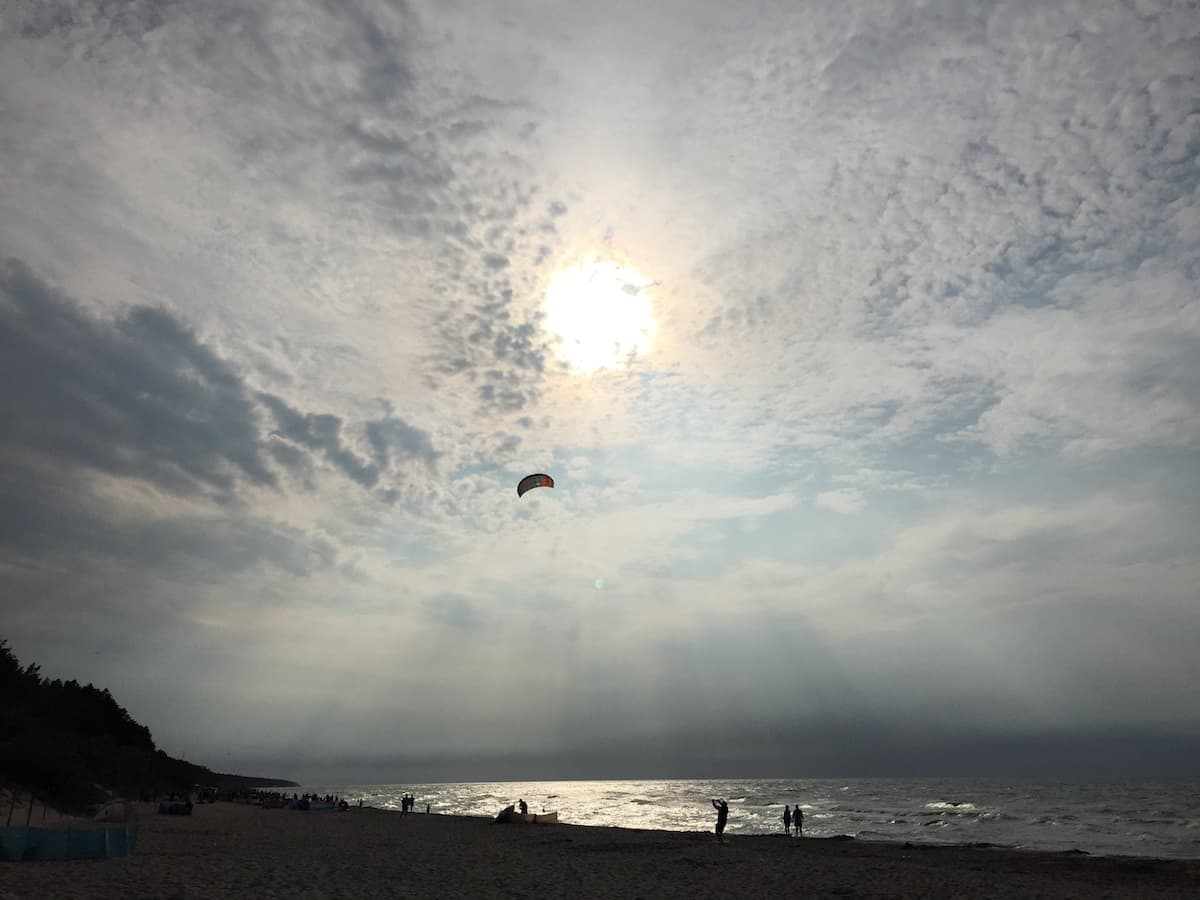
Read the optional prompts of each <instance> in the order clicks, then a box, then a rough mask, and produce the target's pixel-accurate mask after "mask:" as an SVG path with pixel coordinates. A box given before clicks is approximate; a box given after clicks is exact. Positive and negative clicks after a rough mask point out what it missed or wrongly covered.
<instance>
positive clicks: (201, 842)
mask: <svg viewBox="0 0 1200 900" xmlns="http://www.w3.org/2000/svg"><path fill="white" fill-rule="evenodd" d="M138 814H139V817H140V818H139V825H140V828H139V837H138V850H137V854H136V855H135V856H133V857H129V858H124V859H110V860H97V861H75V862H43V863H35V862H25V863H0V900H58V898H62V900H73V898H79V900H85V898H86V900H94V898H108V897H111V898H117V897H121V898H162V900H171V898H191V897H196V898H209V900H211V898H225V897H256V898H266V900H269V898H281V900H282V898H288V900H293V898H325V897H330V898H335V897H345V898H376V897H378V898H382V897H409V896H424V897H473V898H487V897H529V898H532V897H613V898H635V897H644V898H659V897H695V898H705V897H713V898H717V897H721V898H728V897H784V896H786V897H806V898H811V897H867V898H904V897H972V898H976V897H978V898H988V897H997V898H998V897H1039V898H1067V897H1071V898H1075V897H1087V898H1118V897H1120V898H1125V897H1128V898H1159V897H1162V898H1165V897H1178V898H1184V897H1187V898H1194V897H1200V861H1169V860H1150V859H1140V858H1128V857H1126V858H1102V857H1089V856H1086V855H1081V854H1062V853H1040V852H1033V851H1009V850H1000V849H995V848H968V847H941V846H933V845H916V844H913V845H904V844H885V843H873V842H865V841H858V840H836V839H809V838H805V839H795V838H787V837H785V836H783V835H782V834H781V835H778V836H764V835H758V836H746V837H736V836H734V837H727V839H726V843H725V844H724V845H720V844H718V843H716V840H715V838H714V836H713V835H712V834H704V833H695V832H692V833H676V832H664V831H635V830H628V829H616V828H594V827H582V826H573V825H566V824H564V825H545V826H540V825H529V826H520V825H495V824H493V823H492V822H491V821H489V820H487V819H480V818H470V817H463V816H440V815H423V814H419V813H418V814H415V815H410V816H400V815H399V814H397V813H393V812H385V811H383V810H375V809H370V808H366V809H352V810H351V811H350V812H347V813H338V812H332V811H325V812H312V813H303V812H296V811H289V810H264V809H260V808H258V807H255V806H244V805H241V804H232V803H218V804H213V805H204V806H198V807H196V809H195V812H194V815H193V816H191V817H190V818H188V817H176V816H161V815H157V814H156V813H155V807H154V806H152V805H142V806H140V807H139V809H138Z"/></svg>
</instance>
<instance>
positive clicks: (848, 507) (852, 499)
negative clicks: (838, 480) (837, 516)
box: [817, 488, 866, 515]
mask: <svg viewBox="0 0 1200 900" xmlns="http://www.w3.org/2000/svg"><path fill="white" fill-rule="evenodd" d="M817 505H818V506H823V507H825V508H826V509H828V510H832V511H833V512H836V513H843V514H847V515H848V514H850V513H856V512H859V511H861V510H862V508H863V507H864V506H865V505H866V498H865V497H863V494H862V492H861V491H856V490H854V489H853V488H843V489H841V490H837V491H822V492H821V493H819V494H817Z"/></svg>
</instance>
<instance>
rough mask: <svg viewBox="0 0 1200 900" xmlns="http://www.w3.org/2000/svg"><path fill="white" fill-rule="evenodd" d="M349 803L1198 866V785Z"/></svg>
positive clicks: (830, 787) (785, 788)
mask: <svg viewBox="0 0 1200 900" xmlns="http://www.w3.org/2000/svg"><path fill="white" fill-rule="evenodd" d="M296 790H297V791H298V792H300V793H304V792H306V791H307V792H312V793H317V794H320V795H325V794H337V795H338V796H339V797H343V798H345V799H347V800H348V801H349V802H350V803H351V804H357V803H358V801H359V800H360V799H361V800H362V801H363V803H364V805H366V806H375V807H380V808H383V809H395V810H399V809H400V799H401V797H402V796H403V795H404V794H406V793H408V794H412V795H413V796H414V797H415V798H416V802H415V810H416V811H417V812H418V813H423V812H424V811H425V808H426V805H428V807H429V810H430V812H431V813H440V814H455V815H469V816H489V817H491V816H495V815H496V813H498V812H499V811H500V810H501V809H503V808H504V807H506V806H508V805H509V804H510V803H516V802H517V801H518V800H520V799H524V800H525V802H526V803H528V804H529V810H530V812H535V813H536V812H543V811H546V812H549V811H556V812H557V813H558V816H559V821H560V822H568V823H572V824H577V825H608V826H617V827H621V828H650V829H663V830H668V831H712V829H713V824H714V822H715V819H716V811H715V810H714V809H713V807H712V803H711V800H712V799H713V798H717V797H720V798H724V799H725V800H726V801H727V802H728V804H729V823H728V825H727V827H726V835H727V836H729V837H731V838H732V837H734V836H736V835H739V834H773V833H774V834H780V835H782V834H783V809H784V805H785V804H786V805H789V806H795V805H799V807H800V808H801V809H802V810H803V811H804V834H805V836H806V837H834V836H837V835H849V836H851V837H855V838H860V839H864V840H883V841H899V842H904V841H912V842H914V843H915V842H924V843H941V844H988V845H993V846H998V847H1013V848H1027V849H1036V850H1051V851H1067V850H1080V851H1084V852H1086V853H1090V854H1093V855H1104V856H1146V857H1159V858H1173V859H1197V858H1200V780H1174V781H1128V782H1114V783H1108V784H1090V783H1089V784H1085V783H1064V782H1042V781H1008V780H999V779H995V780H993V779H986V780H981V779H913V778H905V779H880V778H863V779H781V780H770V779H755V780H713V781H704V780H675V781H542V782H534V781H520V782H476V783H458V784H343V785H336V784H322V785H310V786H305V787H301V788H298V789H296Z"/></svg>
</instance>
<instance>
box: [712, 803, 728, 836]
mask: <svg viewBox="0 0 1200 900" xmlns="http://www.w3.org/2000/svg"><path fill="white" fill-rule="evenodd" d="M712 805H713V809H715V810H716V811H717V840H718V841H719V842H720V843H722V844H723V843H725V822H726V820H728V818H729V804H728V803H726V802H725V801H724V800H714V801H713V802H712Z"/></svg>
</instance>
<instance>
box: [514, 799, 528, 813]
mask: <svg viewBox="0 0 1200 900" xmlns="http://www.w3.org/2000/svg"><path fill="white" fill-rule="evenodd" d="M517 806H519V807H521V815H523V816H525V815H528V814H529V804H528V803H526V802H525V801H524V800H518V801H517Z"/></svg>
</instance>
